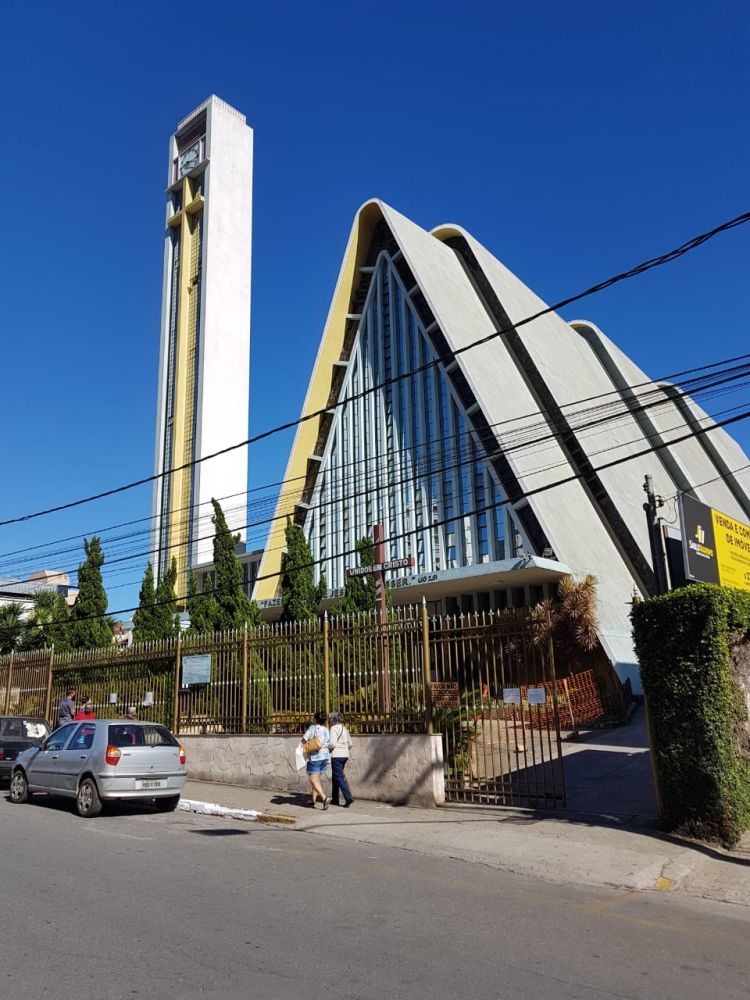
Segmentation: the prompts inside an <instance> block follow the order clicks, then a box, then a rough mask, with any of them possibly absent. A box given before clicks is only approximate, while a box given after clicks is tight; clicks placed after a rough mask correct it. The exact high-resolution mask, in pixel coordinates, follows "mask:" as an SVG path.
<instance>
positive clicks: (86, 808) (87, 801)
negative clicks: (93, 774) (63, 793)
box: [76, 778, 102, 819]
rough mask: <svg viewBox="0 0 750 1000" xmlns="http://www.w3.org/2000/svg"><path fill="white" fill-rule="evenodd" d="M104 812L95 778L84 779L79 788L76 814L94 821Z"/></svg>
mask: <svg viewBox="0 0 750 1000" xmlns="http://www.w3.org/2000/svg"><path fill="white" fill-rule="evenodd" d="M101 811H102V800H101V799H100V798H99V790H98V789H97V787H96V783H95V782H94V779H93V778H84V779H83V781H82V782H81V784H80V785H79V786H78V794H77V795H76V812H77V813H78V815H79V816H83V818H84V819H93V818H94V816H98V815H99V813H100V812H101Z"/></svg>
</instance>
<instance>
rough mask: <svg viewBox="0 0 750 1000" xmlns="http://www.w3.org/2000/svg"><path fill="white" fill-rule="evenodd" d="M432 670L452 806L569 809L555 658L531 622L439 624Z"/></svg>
mask: <svg viewBox="0 0 750 1000" xmlns="http://www.w3.org/2000/svg"><path fill="white" fill-rule="evenodd" d="M430 664H431V674H432V685H431V692H432V716H433V726H434V730H435V732H440V733H442V734H443V752H444V759H445V766H446V779H445V790H446V798H447V800H448V801H450V802H473V803H479V804H483V805H518V806H532V807H534V806H535V807H548V808H549V807H553V806H564V805H565V778H564V774H563V758H562V746H561V742H560V719H559V711H558V693H557V684H556V682H555V668H554V656H553V653H552V648H551V644H550V643H549V642H548V641H543V642H541V643H535V642H534V635H533V630H532V622H531V620H530V618H529V616H528V614H527V613H524V612H522V611H519V612H512V613H508V612H500V613H494V612H489V613H486V614H470V615H456V616H452V617H443V618H436V619H433V620H432V621H431V622H430Z"/></svg>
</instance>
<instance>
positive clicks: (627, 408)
mask: <svg viewBox="0 0 750 1000" xmlns="http://www.w3.org/2000/svg"><path fill="white" fill-rule="evenodd" d="M745 357H747V358H750V354H747V355H741V356H739V357H738V358H730V359H725V360H724V361H718V362H711V363H709V364H707V365H701V366H699V367H698V368H693V369H686V370H684V371H683V372H677V373H674V374H673V375H668V376H664V377H663V378H661V379H656V380H648V381H645V382H641V383H636V384H633V385H629V386H626V387H623V389H622V390H617V389H615V390H611V391H609V392H607V393H601V394H598V395H596V396H591V397H586V398H585V399H583V400H575V401H571V402H570V403H567V404H564V405H566V406H567V407H572V406H579V405H580V404H581V403H585V402H589V401H593V400H596V399H601V398H603V397H606V396H610V395H613V394H617V398H616V399H614V400H612V401H610V402H608V403H602V404H599V405H597V406H590V407H581V408H580V409H579V410H578V411H576V412H575V413H571V414H569V415H568V420H569V422H570V425H571V430H572V431H573V432H574V433H576V434H580V432H581V431H582V430H585V429H586V428H587V427H590V426H593V424H591V423H589V424H583V425H581V424H578V423H576V422H575V421H577V420H580V419H581V418H585V417H586V416H588V415H589V414H596V413H599V414H601V420H599V421H595V423H604V422H607V421H610V420H619V419H623V420H628V419H630V418H633V417H634V416H635V415H636V414H637V413H639V412H643V411H645V410H646V409H648V408H651V407H656V408H660V407H662V406H664V407H670V406H672V405H673V403H674V400H675V398H684V397H686V396H688V395H690V396H691V397H695V398H697V397H698V396H699V395H701V396H702V395H704V394H710V395H711V396H712V397H713V396H715V395H719V394H721V392H722V390H721V386H726V385H727V384H728V383H732V382H734V381H737V380H741V379H742V378H744V377H745V376H746V375H748V374H750V364H737V365H732V366H730V367H728V368H723V369H721V370H719V371H713V372H710V373H708V372H709V370H710V369H712V368H719V366H721V365H725V364H728V363H729V362H732V361H736V360H740V359H742V358H745ZM693 372H707V374H703V375H696V376H694V377H693V378H690V379H685V380H684V381H683V382H682V383H681V385H680V390H681V391H680V393H679V396H678V397H676V396H672V397H670V396H665V395H664V393H663V389H662V388H661V386H660V385H658V383H660V382H664V381H672V380H675V379H677V378H679V377H680V376H682V375H686V374H691V373H693ZM647 385H653V386H654V388H653V389H651V390H649V391H648V392H647V393H643V394H641V395H640V396H636V397H635V399H636V400H637V402H638V403H639V404H640V405H639V406H632V404H630V403H629V402H628V401H627V400H626V399H625V398H623V396H622V393H624V392H626V391H628V392H633V390H635V389H638V388H642V387H644V386H647ZM741 387H742V385H736V386H729V388H730V391H731V390H735V391H736V389H738V388H741ZM724 391H726V389H725V390H724ZM648 400H651V402H644V401H648ZM614 408H619V410H615V412H612V411H613V409H614ZM543 412H546V411H535V413H533V414H532V413H530V414H526V415H524V416H522V417H511V418H506V419H504V420H502V421H498V422H497V423H495V424H489V425H487V426H488V427H489V428H496V427H500V426H504V425H507V424H509V423H515V422H517V421H519V420H524V419H527V418H529V417H531V416H534V415H537V414H539V413H543ZM536 428H540V429H543V430H544V432H545V433H544V434H543V435H542V436H541V437H538V438H537V439H536V440H535V441H531V442H528V443H527V444H526V447H528V446H529V444H534V443H536V442H542V441H545V440H550V441H552V440H553V439H555V438H559V437H560V436H562V432H561V431H559V430H557V429H553V430H552V431H551V432H550V428H549V425H548V424H547V423H545V422H543V421H540V422H537V423H536V424H533V425H528V424H527V425H525V426H524V427H522V428H519V429H518V430H517V431H515V432H512V433H511V434H510V435H508V437H507V438H506V439H505V440H503V441H502V442H501V443H502V445H503V447H504V448H505V449H506V450H510V448H511V442H512V441H513V440H514V438H519V439H520V440H521V446H524V445H523V438H524V437H528V435H529V433H531V432H532V431H534V430H535V429H536ZM476 433H477V432H476V431H475V430H474V429H473V428H468V429H467V430H465V431H462V432H460V433H459V434H455V435H451V436H450V439H449V440H455V441H456V442H459V441H460V439H462V438H466V439H473V438H476ZM443 441H444V437H443V436H442V435H440V436H438V437H436V438H432V439H429V440H427V441H425V442H422V443H420V444H417V445H414V446H412V448H411V450H412V451H415V452H421V451H426V452H428V454H427V455H426V457H425V458H424V459H422V461H425V462H426V463H427V465H428V466H429V465H430V464H431V458H430V455H429V449H430V447H431V446H432V445H435V444H439V443H442V442H443ZM457 453H460V451H459V450H458V449H457ZM448 454H449V455H450V452H449V453H448ZM379 460H380V456H378V455H375V456H373V457H366V458H362V459H358V460H355V461H352V462H348V463H343V464H342V465H340V466H339V467H338V468H339V471H341V472H343V471H344V470H346V469H349V468H352V467H354V468H356V467H358V466H361V465H365V466H367V465H369V464H370V463H375V462H377V461H379ZM459 467H460V466H459ZM433 471H440V469H437V470H433ZM418 473H419V466H417V467H416V468H415V473H414V474H415V475H417V474H418ZM371 475H379V470H378V469H374V470H372V472H370V471H369V470H368V471H366V473H365V476H366V477H367V478H369V477H370V476H371ZM304 478H306V477H305V476H298V477H292V478H290V479H287V480H281V481H279V482H278V483H272V484H267V486H261V487H256V488H254V489H252V490H246V491H243V492H241V493H234V494H229V495H228V496H227V497H223V498H219V499H231V498H234V497H239V496H247V495H249V494H252V493H257V492H260V491H261V490H262V489H266V488H269V487H272V486H277V485H284V484H286V483H290V482H294V481H296V480H298V479H304ZM346 478H347V477H346V476H344V475H342V476H340V480H341V482H344V481H345V479H346ZM352 478H354V477H352ZM389 485H391V486H392V485H398V484H397V483H390V484H389ZM277 501H278V495H277V494H274V495H271V496H268V497H266V498H263V499H262V500H260V501H259V502H258V503H257V504H251V505H247V506H246V507H244V508H243V505H237V506H236V507H234V508H227V509H226V510H225V511H224V513H225V515H227V516H229V515H231V513H233V512H236V511H240V510H243V509H244V510H245V511H250V510H251V509H253V507H257V506H266V507H269V506H271V505H272V504H274V503H276V502H277ZM210 502H211V501H207V502H205V503H203V504H195V505H187V506H185V507H183V508H179V510H178V511H176V513H178V512H180V511H192V510H193V509H198V508H200V507H202V506H207V505H208V504H209V503H210ZM313 509H315V508H313ZM293 510H294V505H292V506H291V507H290V508H289V509H288V510H286V511H284V512H283V513H282V514H281V515H278V516H276V517H269V518H265V519H263V520H258V521H251V522H249V523H247V524H244V525H235V526H233V527H232V528H231V530H232V531H237V530H240V531H241V530H244V529H246V528H249V527H257V526H262V525H266V524H271V523H273V522H274V521H276V520H279V519H281V518H284V519H285V518H286V517H287V516H288V515H289V514H291V513H293ZM156 516H158V515H156ZM211 516H212V514H211V512H206V513H205V514H200V515H199V521H200V520H204V519H208V518H209V517H211ZM153 519H154V515H152V516H150V517H145V518H138V519H135V520H133V521H126V522H122V523H121V524H119V525H112V526H110V528H105V529H98V530H96V531H92V532H87V533H85V534H82V535H72V536H69V537H68V538H63V539H59V541H60V542H65V541H68V540H76V539H80V538H83V537H86V536H87V535H88V536H89V537H90V536H91V535H92V534H103V533H104V532H105V531H107V530H115V529H117V528H119V527H128V526H130V525H132V524H138V523H142V522H144V521H151V520H153ZM190 520H191V518H190V517H189V516H188V517H185V518H184V519H181V520H180V521H179V522H177V523H178V524H185V523H188V522H189V521H190ZM149 533H150V529H143V530H141V531H136V532H131V533H128V534H127V535H122V536H116V537H115V538H113V539H110V540H109V541H110V542H118V541H129V540H132V539H135V538H138V537H142V536H143V535H145V534H149ZM258 537H259V539H260V538H261V537H262V535H261V533H258ZM104 540H105V541H106V539H104ZM197 540H198V541H200V540H201V539H200V538H199V539H197ZM54 544H55V542H54V541H52V542H47V543H43V544H41V545H33V546H28V547H26V548H20V549H15V550H12V551H11V552H8V553H3V554H2V555H0V560H3V562H4V565H6V566H7V559H5V560H4V558H3V557H8V556H12V555H21V554H23V553H30V552H38V551H39V550H40V549H44V550H45V551H44V553H42V557H43V558H45V559H52V558H56V557H58V556H60V555H66V554H68V553H72V552H74V551H77V550H76V549H61V550H52V551H50V549H49V547H50V546H51V545H54ZM170 547H173V546H170ZM116 551H117V550H116ZM126 551H127V550H126ZM110 553H111V550H110ZM141 554H150V551H149V552H148V553H139V555H141ZM36 559H37V557H36V556H29V557H28V558H26V559H22V560H21V561H20V562H15V563H14V564H12V565H15V566H19V565H23V564H24V563H26V564H30V563H32V562H34V561H36ZM76 568H77V567H73V568H72V569H70V570H69V572H75V569H76ZM5 572H11V570H9V569H6V570H5ZM61 572H62V571H61Z"/></svg>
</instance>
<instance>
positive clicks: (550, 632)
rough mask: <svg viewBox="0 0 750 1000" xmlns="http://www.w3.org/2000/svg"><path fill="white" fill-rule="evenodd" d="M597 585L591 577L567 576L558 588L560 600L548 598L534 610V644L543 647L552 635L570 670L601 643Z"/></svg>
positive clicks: (532, 618)
mask: <svg viewBox="0 0 750 1000" xmlns="http://www.w3.org/2000/svg"><path fill="white" fill-rule="evenodd" d="M596 582H597V581H596V577H595V576H591V575H589V576H586V577H584V579H583V580H574V579H573V577H572V576H564V577H562V579H561V580H560V581H559V583H558V585H557V600H556V601H553V600H550V599H549V598H548V597H545V598H544V600H543V601H540V603H539V604H537V606H536V607H535V608H533V609H532V611H531V620H532V622H533V630H534V642H535V643H536V644H537V645H540V644H542V643H544V642H546V641H547V639H549V638H550V636H551V637H552V639H553V640H554V642H555V646H556V647H557V648H558V649H559V650H560V652H561V653H562V654H563V656H564V659H565V662H566V663H567V664H568V666H569V668H570V667H572V665H573V664H574V663H575V661H576V660H577V659H578V658H579V657H580V656H581V654H582V653H590V652H592V651H593V650H595V649H596V648H597V646H598V644H599V639H598V637H597V629H598V627H599V621H598V618H597V614H596Z"/></svg>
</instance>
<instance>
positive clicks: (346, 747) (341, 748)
mask: <svg viewBox="0 0 750 1000" xmlns="http://www.w3.org/2000/svg"><path fill="white" fill-rule="evenodd" d="M328 724H329V726H330V728H331V739H330V742H329V744H328V749H329V750H330V751H331V785H332V790H331V802H332V803H333V804H334V805H335V806H337V805H339V804H340V803H339V792H341V794H342V795H343V796H344V809H348V808H349V806H350V805H351V804H352V802H354V799H353V798H352V793H351V791H350V789H349V782H348V781H347V780H346V775H345V774H344V768H345V767H346V765H347V763H348V761H349V758H350V757H351V755H352V734H351V733H350V732H349V730H348V729H347V727H346V726H345V725H344V716H343V715H342V714H341V712H331V713H330V715H329V716H328Z"/></svg>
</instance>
